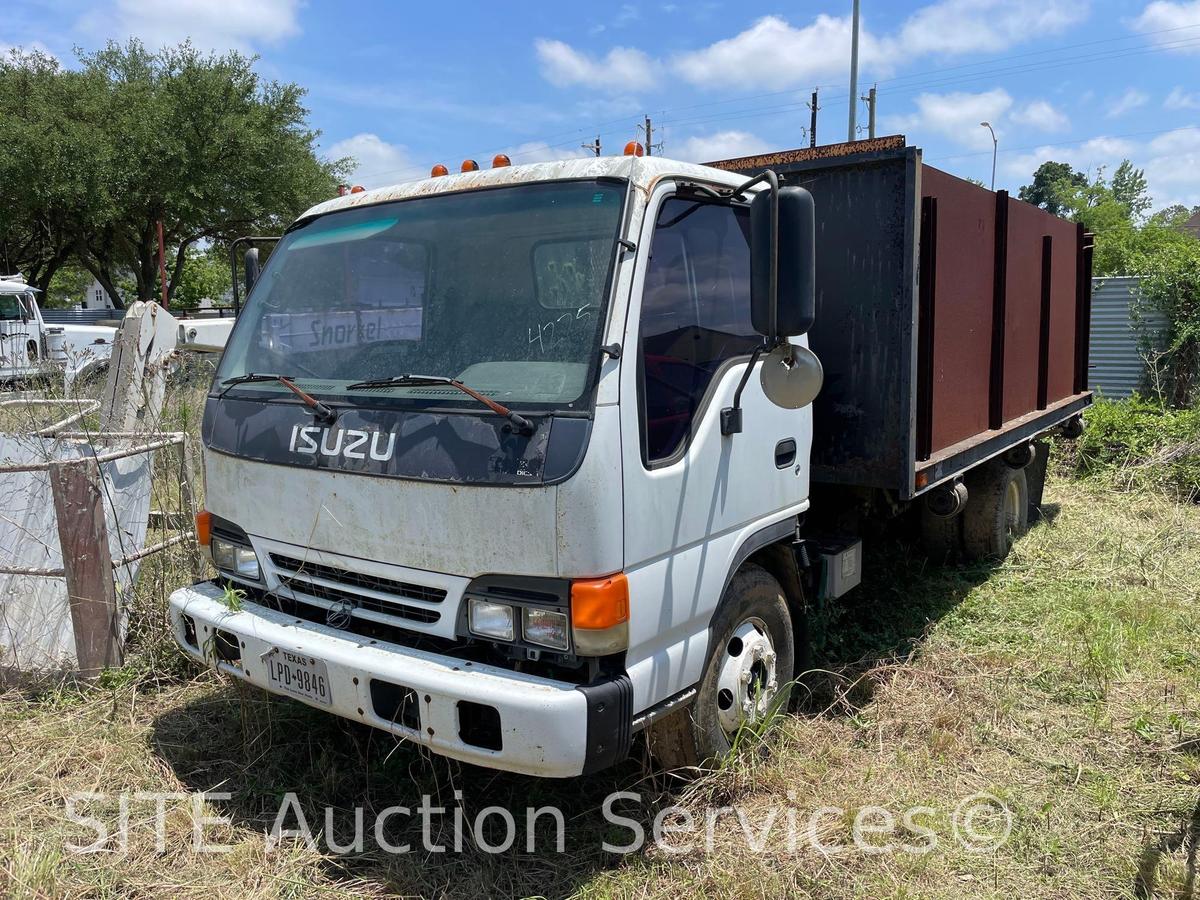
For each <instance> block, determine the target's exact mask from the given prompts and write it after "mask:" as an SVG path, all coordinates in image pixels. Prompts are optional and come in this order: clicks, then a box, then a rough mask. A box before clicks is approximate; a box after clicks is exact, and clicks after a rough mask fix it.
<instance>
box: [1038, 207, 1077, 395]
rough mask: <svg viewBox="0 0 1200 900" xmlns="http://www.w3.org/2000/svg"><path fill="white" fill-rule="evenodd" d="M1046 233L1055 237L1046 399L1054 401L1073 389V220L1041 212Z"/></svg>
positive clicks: (1075, 242)
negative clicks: (1069, 220) (1068, 220)
mask: <svg viewBox="0 0 1200 900" xmlns="http://www.w3.org/2000/svg"><path fill="white" fill-rule="evenodd" d="M1042 218H1043V219H1044V220H1045V233H1046V234H1048V235H1050V236H1051V237H1052V238H1053V239H1054V252H1053V253H1052V254H1051V267H1050V365H1049V376H1050V377H1049V380H1048V384H1049V390H1048V392H1047V400H1048V401H1049V402H1050V403H1054V401H1055V400H1062V399H1063V398H1064V397H1069V396H1071V395H1072V394H1073V393H1074V392H1075V339H1076V338H1075V253H1076V244H1077V243H1078V241H1079V235H1078V229H1077V228H1076V225H1075V223H1074V222H1067V221H1065V220H1063V219H1059V218H1057V217H1056V216H1052V215H1050V214H1049V213H1042Z"/></svg>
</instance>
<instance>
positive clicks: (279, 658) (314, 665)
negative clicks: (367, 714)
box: [267, 647, 333, 706]
mask: <svg viewBox="0 0 1200 900" xmlns="http://www.w3.org/2000/svg"><path fill="white" fill-rule="evenodd" d="M267 674H268V675H269V676H270V678H271V683H272V684H273V685H275V687H277V688H279V690H281V691H283V692H284V693H287V694H291V695H292V696H294V697H300V698H302V699H304V700H312V701H313V702H315V703H320V704H321V705H322V706H329V705H330V704H332V703H333V693H332V692H331V691H330V689H329V669H328V667H327V666H326V665H325V661H324V660H321V659H314V658H313V657H311V656H305V655H303V654H301V653H292V652H290V651H288V650H281V649H280V648H278V647H276V648H275V649H274V650H272V651H271V652H270V653H269V654H268V655H267Z"/></svg>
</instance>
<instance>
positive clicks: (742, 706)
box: [717, 616, 779, 734]
mask: <svg viewBox="0 0 1200 900" xmlns="http://www.w3.org/2000/svg"><path fill="white" fill-rule="evenodd" d="M778 691H779V684H778V682H777V681H776V678H775V646H774V644H773V643H772V642H771V633H770V631H768V630H767V626H766V623H765V622H763V620H762V619H760V618H758V617H757V616H751V617H750V618H748V619H746V620H744V621H743V622H742V623H741V624H740V625H738V627H737V628H735V629H734V630H733V634H732V635H730V637H729V640H728V641H726V643H725V649H724V655H723V657H722V659H721V669H720V673H719V674H718V676H717V720H718V721H719V722H720V723H721V727H722V728H723V729H724V730H725V732H726V733H727V734H732V733H734V732H735V731H737V730H738V729H739V728H740V727H741V726H742V724H743V723H745V722H753V721H755V720H756V719H758V718H759V717H760V716H762V715H764V714H766V712H767V710H768V709H769V708H770V706H771V701H772V700H773V699H774V697H775V694H776V693H778Z"/></svg>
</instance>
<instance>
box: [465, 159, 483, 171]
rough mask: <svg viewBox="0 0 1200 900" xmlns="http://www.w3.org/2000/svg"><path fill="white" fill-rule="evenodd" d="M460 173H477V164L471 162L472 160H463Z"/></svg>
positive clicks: (473, 161)
mask: <svg viewBox="0 0 1200 900" xmlns="http://www.w3.org/2000/svg"><path fill="white" fill-rule="evenodd" d="M462 171H463V172H478V171H479V163H477V162H475V160H473V159H464V160H463V164H462Z"/></svg>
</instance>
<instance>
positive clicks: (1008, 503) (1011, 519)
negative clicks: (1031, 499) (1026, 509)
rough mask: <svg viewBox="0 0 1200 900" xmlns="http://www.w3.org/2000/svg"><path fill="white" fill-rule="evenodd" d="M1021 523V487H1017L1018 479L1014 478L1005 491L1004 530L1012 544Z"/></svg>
mask: <svg viewBox="0 0 1200 900" xmlns="http://www.w3.org/2000/svg"><path fill="white" fill-rule="evenodd" d="M1020 523H1021V489H1020V488H1019V487H1017V482H1016V480H1013V481H1010V482H1009V483H1008V488H1007V489H1006V490H1005V491H1004V530H1005V533H1006V534H1007V535H1008V542H1009V543H1010V544H1011V543H1012V542H1013V538H1014V537H1016V534H1017V529H1018V528H1019V527H1020Z"/></svg>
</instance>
